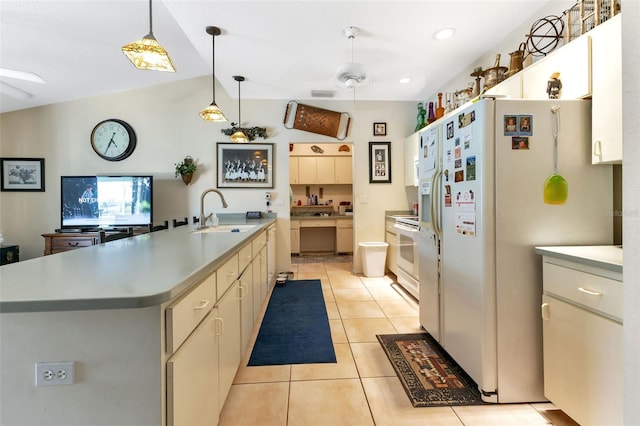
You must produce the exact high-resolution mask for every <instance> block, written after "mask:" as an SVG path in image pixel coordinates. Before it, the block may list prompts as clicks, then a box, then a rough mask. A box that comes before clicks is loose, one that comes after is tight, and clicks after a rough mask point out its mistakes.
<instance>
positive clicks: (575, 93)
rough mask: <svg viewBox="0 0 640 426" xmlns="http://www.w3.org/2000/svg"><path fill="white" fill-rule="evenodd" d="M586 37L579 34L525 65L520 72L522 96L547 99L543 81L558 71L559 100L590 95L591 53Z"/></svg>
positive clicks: (546, 80)
mask: <svg viewBox="0 0 640 426" xmlns="http://www.w3.org/2000/svg"><path fill="white" fill-rule="evenodd" d="M590 49H591V46H590V40H589V37H588V36H586V35H583V36H581V37H578V38H577V39H575V40H573V41H572V42H571V43H568V44H565V45H564V46H562V47H560V48H559V49H556V50H554V51H553V52H551V53H550V54H548V55H547V56H545V57H544V58H543V59H539V60H538V61H537V62H535V63H533V64H531V65H529V66H528V67H526V68H525V69H524V70H522V71H520V73H522V97H523V98H524V99H549V94H548V93H547V82H548V81H549V78H550V77H551V74H553V73H554V72H559V73H560V81H561V82H562V90H561V92H560V99H579V98H584V97H587V96H589V95H590V94H591V73H590V70H591V55H590V53H591V52H590Z"/></svg>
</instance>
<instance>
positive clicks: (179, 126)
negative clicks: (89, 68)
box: [0, 77, 415, 270]
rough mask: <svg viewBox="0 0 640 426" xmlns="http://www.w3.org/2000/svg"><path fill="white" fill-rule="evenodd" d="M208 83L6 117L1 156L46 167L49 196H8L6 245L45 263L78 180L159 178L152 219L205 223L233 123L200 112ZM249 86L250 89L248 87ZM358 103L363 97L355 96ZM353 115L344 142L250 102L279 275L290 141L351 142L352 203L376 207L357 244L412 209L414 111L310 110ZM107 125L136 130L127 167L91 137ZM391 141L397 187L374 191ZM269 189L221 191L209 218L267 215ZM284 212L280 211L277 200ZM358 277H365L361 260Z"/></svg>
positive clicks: (228, 107) (396, 106)
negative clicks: (268, 175)
mask: <svg viewBox="0 0 640 426" xmlns="http://www.w3.org/2000/svg"><path fill="white" fill-rule="evenodd" d="M210 81H211V80H210V79H209V78H208V77H202V78H195V79H191V80H186V81H182V82H177V83H170V84H166V85H162V86H155V87H151V88H144V89H138V90H132V91H126V92H120V93H115V94H110V95H104V96H98V97H94V98H89V99H83V100H77V101H73V102H66V103H62V104H56V105H49V106H44V107H39V108H33V109H29V110H23V111H15V112H10V113H5V114H2V115H0V142H1V145H0V156H2V157H35V158H44V159H45V185H46V191H45V192H43V193H40V192H34V193H29V192H2V193H0V229H3V231H4V237H5V243H14V244H19V245H20V252H21V253H20V255H21V259H23V260H24V259H29V258H33V257H37V256H41V255H42V253H43V249H44V241H43V238H42V237H41V234H43V233H47V232H52V231H53V230H54V229H56V228H58V227H60V217H59V210H60V176H61V175H80V174H109V173H110V174H118V173H150V174H153V175H154V185H155V187H154V208H155V210H154V220H155V221H156V222H161V221H163V220H169V221H171V219H173V218H183V217H185V216H187V217H189V218H190V217H191V216H193V215H198V214H199V208H200V207H199V203H200V194H201V193H202V191H203V190H204V189H206V188H210V187H215V186H216V142H228V141H229V139H228V137H227V136H226V135H223V134H222V133H221V132H220V129H222V128H225V127H229V123H225V124H218V123H215V124H214V123H206V122H204V121H203V120H202V119H201V118H200V117H199V115H198V112H199V111H200V110H201V109H202V108H204V107H205V106H206V105H207V104H208V103H209V102H210V93H211V89H210ZM246 84H250V81H248V82H247V83H246ZM356 98H357V93H356ZM216 101H217V103H218V105H219V106H220V107H221V108H222V109H223V111H224V112H225V114H226V115H227V118H228V119H229V120H230V121H237V110H238V109H237V100H235V99H230V98H229V97H228V95H227V94H226V93H224V91H223V90H216ZM304 103H308V104H312V105H315V106H319V107H323V108H327V109H331V110H335V111H345V112H348V113H349V114H351V117H352V124H351V129H350V132H349V134H348V137H347V139H346V140H345V141H343V142H341V141H337V140H336V139H334V138H330V137H325V136H321V135H315V134H312V133H308V132H302V131H298V130H289V129H286V128H285V127H284V125H283V124H282V123H283V118H284V113H285V108H286V104H287V101H257V100H244V99H243V100H242V117H243V125H245V126H255V125H260V126H266V127H267V128H268V130H269V135H270V137H269V138H268V139H266V140H263V139H257V140H255V141H254V142H257V143H260V142H262V143H273V144H274V157H275V158H274V163H275V164H274V167H275V171H274V181H275V186H274V188H273V189H270V191H272V197H273V199H272V202H273V203H272V204H273V205H272V210H273V211H274V212H276V213H277V214H278V217H279V220H278V222H279V223H278V225H279V230H278V241H279V242H278V266H277V267H278V270H288V269H289V267H290V263H289V262H290V258H289V253H290V251H289V250H290V238H289V222H288V216H289V162H288V158H289V149H288V144H289V143H290V142H313V143H341V144H342V143H351V144H352V146H353V155H354V173H353V176H354V182H355V183H354V184H353V192H354V198H355V199H356V200H358V199H359V198H358V197H360V196H361V195H362V196H365V197H367V198H368V203H367V204H358V203H357V202H356V205H355V207H354V211H355V215H356V216H355V221H354V223H355V229H354V235H355V241H356V247H357V242H359V241H364V240H367V241H368V240H377V241H384V210H388V209H408V208H409V207H410V206H411V204H410V201H409V200H407V195H406V193H405V191H404V183H403V178H402V176H403V171H402V170H403V141H404V138H405V136H406V135H407V134H409V133H410V132H411V131H412V128H413V126H414V124H413V121H414V110H415V105H414V103H412V102H358V101H357V100H356V101H355V102H353V101H342V102H335V101H304ZM107 118H120V119H123V120H125V121H127V122H129V123H130V124H131V125H132V126H133V127H134V129H135V131H136V134H137V137H138V144H137V147H136V150H135V151H134V153H133V154H132V155H131V157H129V158H127V159H126V160H124V161H121V162H109V161H105V160H102V159H101V158H99V157H98V156H97V155H96V154H95V153H94V152H93V150H92V148H91V145H90V141H89V137H90V135H91V131H92V129H93V127H94V126H95V125H96V124H97V123H98V122H100V121H102V120H104V119H107ZM379 121H383V122H386V123H387V136H386V137H376V138H374V137H373V136H372V134H373V132H372V128H373V123H374V122H379ZM372 140H383V141H391V142H392V151H391V153H392V173H393V176H392V177H393V179H392V183H391V184H369V180H368V168H367V167H368V166H367V164H368V142H369V141H372ZM186 155H191V156H192V157H193V158H194V159H195V160H196V161H197V163H198V164H199V168H198V171H197V172H196V175H195V177H194V180H193V181H192V183H191V184H190V185H189V186H185V185H184V183H183V182H182V180H181V179H179V178H178V179H176V178H174V175H173V171H174V163H177V162H179V161H180V160H182V159H183V158H184V157H185V156H186ZM264 192H265V189H235V188H233V189H229V188H225V189H223V193H224V194H225V197H226V198H227V201H228V202H229V208H228V209H226V210H224V211H223V209H222V206H221V203H220V201H219V200H217V198H216V197H213V196H210V197H207V200H206V209H207V211H211V210H213V211H216V212H224V213H226V212H235V213H244V212H246V211H247V210H264V209H265V208H266V207H265V203H264ZM279 199H281V200H283V205H278V200H279ZM355 259H356V262H355V269H356V270H361V267H360V261H359V259H358V256H357V253H356V256H355Z"/></svg>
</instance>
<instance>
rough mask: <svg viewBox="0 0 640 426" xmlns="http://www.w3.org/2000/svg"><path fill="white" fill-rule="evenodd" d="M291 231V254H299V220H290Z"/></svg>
mask: <svg viewBox="0 0 640 426" xmlns="http://www.w3.org/2000/svg"><path fill="white" fill-rule="evenodd" d="M289 229H290V231H291V254H300V221H299V220H292V221H291V225H290V228H289Z"/></svg>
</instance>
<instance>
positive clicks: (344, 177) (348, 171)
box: [334, 156, 353, 185]
mask: <svg viewBox="0 0 640 426" xmlns="http://www.w3.org/2000/svg"><path fill="white" fill-rule="evenodd" d="M351 161H352V160H351V156H348V157H346V156H345V157H335V158H334V162H335V183H336V184H340V185H342V184H352V183H353V166H352V162H351Z"/></svg>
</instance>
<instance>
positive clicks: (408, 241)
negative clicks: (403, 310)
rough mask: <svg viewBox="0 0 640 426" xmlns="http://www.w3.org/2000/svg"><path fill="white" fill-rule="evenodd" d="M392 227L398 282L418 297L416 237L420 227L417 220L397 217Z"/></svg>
mask: <svg viewBox="0 0 640 426" xmlns="http://www.w3.org/2000/svg"><path fill="white" fill-rule="evenodd" d="M394 229H395V230H396V244H397V246H398V251H397V262H398V274H397V276H398V283H399V284H400V285H402V286H403V287H404V288H405V289H406V290H407V291H408V292H409V293H410V294H411V295H413V297H415V298H416V299H419V297H418V296H419V295H418V286H419V279H418V274H419V272H418V271H419V268H418V265H419V264H418V258H419V255H418V238H419V230H420V228H419V225H418V222H417V220H415V221H414V220H408V219H397V220H396V224H395V225H394Z"/></svg>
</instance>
